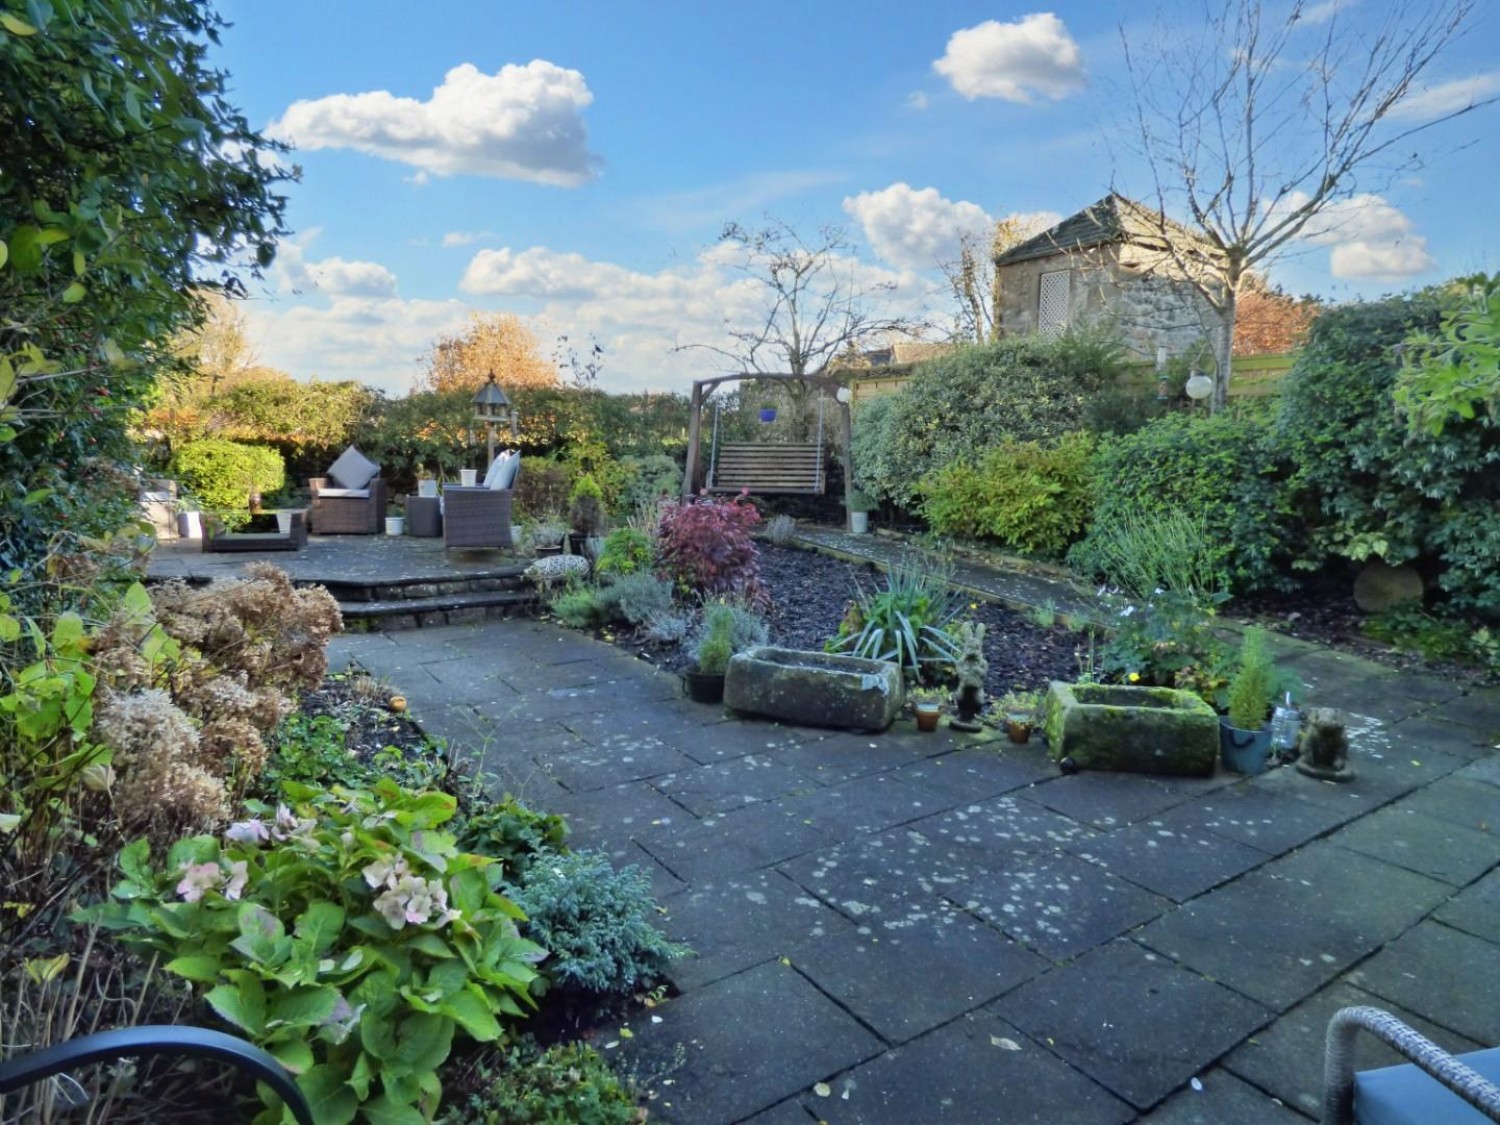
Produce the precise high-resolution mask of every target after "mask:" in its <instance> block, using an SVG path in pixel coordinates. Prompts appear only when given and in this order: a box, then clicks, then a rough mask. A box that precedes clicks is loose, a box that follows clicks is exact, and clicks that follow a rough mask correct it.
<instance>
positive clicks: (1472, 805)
mask: <svg viewBox="0 0 1500 1125" xmlns="http://www.w3.org/2000/svg"><path fill="white" fill-rule="evenodd" d="M1396 807H1397V808H1399V809H1403V810H1406V809H1411V810H1413V811H1415V812H1419V813H1426V814H1427V815H1428V816H1433V817H1437V818H1438V819H1440V820H1446V821H1447V822H1448V823H1450V824H1459V825H1462V826H1464V827H1465V828H1473V829H1476V830H1478V831H1480V832H1491V831H1495V830H1497V829H1500V797H1497V795H1496V793H1495V787H1494V786H1493V785H1489V784H1487V783H1485V782H1483V781H1475V780H1473V779H1472V778H1466V777H1445V778H1442V779H1441V780H1439V781H1436V782H1434V783H1433V784H1431V785H1429V786H1428V787H1427V788H1425V789H1423V790H1422V791H1421V792H1420V793H1415V794H1413V795H1412V796H1410V797H1408V798H1406V799H1405V800H1404V801H1402V802H1401V803H1400V804H1399V805H1397V806H1396Z"/></svg>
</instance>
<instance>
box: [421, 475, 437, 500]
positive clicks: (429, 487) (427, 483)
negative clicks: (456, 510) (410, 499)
mask: <svg viewBox="0 0 1500 1125" xmlns="http://www.w3.org/2000/svg"><path fill="white" fill-rule="evenodd" d="M437 485H438V482H437V481H435V480H425V479H424V480H419V481H417V495H418V496H424V497H426V498H428V499H434V498H436V496H437V494H438V489H437Z"/></svg>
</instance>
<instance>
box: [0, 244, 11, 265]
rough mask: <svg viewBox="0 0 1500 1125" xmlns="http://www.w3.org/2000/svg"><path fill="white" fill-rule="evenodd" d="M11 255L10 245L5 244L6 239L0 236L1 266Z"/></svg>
mask: <svg viewBox="0 0 1500 1125" xmlns="http://www.w3.org/2000/svg"><path fill="white" fill-rule="evenodd" d="M9 257H10V247H9V246H7V245H5V239H3V238H0V266H3V265H5V263H6V260H7V259H8V258H9Z"/></svg>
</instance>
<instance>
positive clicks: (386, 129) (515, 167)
mask: <svg viewBox="0 0 1500 1125" xmlns="http://www.w3.org/2000/svg"><path fill="white" fill-rule="evenodd" d="M593 100H594V96H593V94H591V93H590V92H589V88H588V85H587V84H586V83H585V82H584V79H583V75H582V74H580V73H579V72H578V71H576V70H566V69H564V68H562V67H559V66H555V65H553V64H552V63H550V62H547V61H546V60H544V59H534V60H532V61H531V62H529V63H527V64H526V65H525V66H516V65H514V64H512V65H507V66H504V67H501V68H500V70H499V71H498V72H497V73H495V74H485V73H484V72H483V71H481V70H479V68H477V67H475V66H474V65H472V64H471V63H464V64H462V65H461V66H456V67H454V68H453V69H452V70H450V71H449V72H448V73H447V74H446V75H445V76H444V77H443V83H442V85H440V86H438V87H437V88H436V89H435V90H433V92H432V97H431V98H430V99H429V100H428V101H425V102H423V101H417V100H416V99H415V98H402V97H396V96H395V95H394V94H392V93H390V92H389V91H386V90H375V91H371V92H369V93H363V94H333V95H331V96H329V97H325V98H317V99H314V100H311V101H299V102H294V103H293V104H292V105H291V106H290V107H288V109H287V111H286V113H285V115H284V116H283V117H282V118H281V119H280V120H279V121H276V122H274V123H273V124H272V125H271V126H270V129H269V132H270V133H271V134H272V135H274V136H276V137H279V138H281V139H283V140H287V141H290V142H292V143H293V144H295V145H296V146H297V147H298V148H301V149H320V148H352V149H355V150H356V151H358V152H365V153H369V154H370V155H372V156H379V157H382V158H384V159H386V160H396V161H400V162H402V163H405V164H410V165H412V166H413V167H415V168H417V169H419V171H418V172H417V174H416V176H415V177H414V182H416V183H423V182H425V176H426V175H427V174H428V173H431V174H434V175H439V176H450V175H465V174H466V175H479V176H496V177H500V178H504V179H515V180H530V181H534V182H536V183H544V184H558V185H562V186H565V187H570V186H573V185H576V184H580V183H583V182H584V181H586V180H589V179H592V178H593V177H594V174H595V165H596V163H597V161H596V158H595V157H594V156H593V155H592V154H591V153H590V152H589V151H588V130H587V128H586V127H585V125H584V123H583V118H582V116H581V114H582V111H583V109H584V107H585V106H587V105H588V104H589V103H590V102H592V101H593Z"/></svg>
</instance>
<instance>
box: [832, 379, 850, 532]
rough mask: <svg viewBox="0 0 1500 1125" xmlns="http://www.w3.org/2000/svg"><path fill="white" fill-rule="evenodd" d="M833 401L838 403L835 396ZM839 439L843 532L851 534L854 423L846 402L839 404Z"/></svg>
mask: <svg viewBox="0 0 1500 1125" xmlns="http://www.w3.org/2000/svg"><path fill="white" fill-rule="evenodd" d="M834 401H835V402H838V397H837V396H836V395H835V397H834ZM839 437H840V438H841V439H842V440H843V443H844V530H845V531H848V532H851V533H852V532H853V531H854V513H853V512H852V511H850V510H849V493H851V492H853V491H854V422H853V420H852V419H851V417H850V411H849V404H848V403H847V402H839Z"/></svg>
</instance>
